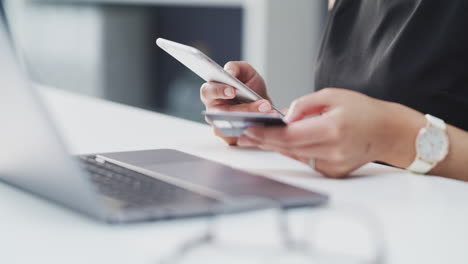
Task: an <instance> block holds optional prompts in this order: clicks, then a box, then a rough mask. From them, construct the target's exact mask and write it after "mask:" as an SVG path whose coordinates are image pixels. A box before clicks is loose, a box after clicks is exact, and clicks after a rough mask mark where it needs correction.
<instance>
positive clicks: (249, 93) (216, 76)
mask: <svg viewBox="0 0 468 264" xmlns="http://www.w3.org/2000/svg"><path fill="white" fill-rule="evenodd" d="M156 44H157V45H158V46H159V47H160V48H161V49H163V50H164V51H166V52H167V53H169V55H171V56H172V57H174V58H175V59H176V60H178V61H179V62H180V63H182V64H183V65H185V66H186V67H187V68H189V69H190V70H192V71H193V72H194V73H196V74H197V75H198V76H200V78H202V79H203V80H205V81H207V82H219V83H224V84H227V85H229V86H232V87H234V88H236V90H237V92H236V98H235V99H236V100H237V101H239V102H243V103H248V102H254V101H257V100H262V99H264V98H262V97H261V96H260V95H258V94H257V93H256V92H255V91H253V90H252V89H250V88H249V87H247V86H246V85H245V84H244V83H242V82H241V81H239V80H238V79H237V78H235V77H233V76H232V75H231V74H229V73H228V72H227V71H225V70H224V69H223V67H221V66H220V65H219V64H217V63H216V62H214V61H213V60H212V59H210V58H209V57H208V56H206V55H205V54H204V53H203V52H201V51H200V50H198V49H196V48H194V47H190V46H187V45H183V44H180V43H177V42H174V41H170V40H167V39H163V38H158V39H157V40H156ZM273 109H274V110H276V111H277V112H278V113H279V114H280V115H281V116H284V115H283V113H281V111H279V110H278V109H277V108H276V107H275V106H273Z"/></svg>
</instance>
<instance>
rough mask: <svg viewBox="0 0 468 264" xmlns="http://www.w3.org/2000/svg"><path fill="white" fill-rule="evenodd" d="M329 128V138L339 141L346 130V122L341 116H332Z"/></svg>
mask: <svg viewBox="0 0 468 264" xmlns="http://www.w3.org/2000/svg"><path fill="white" fill-rule="evenodd" d="M328 123H329V126H328V128H327V130H328V136H329V139H330V140H331V141H332V142H338V141H340V140H341V139H343V137H344V135H345V132H346V124H345V122H343V121H342V120H341V118H336V117H335V118H331V119H330V122H328Z"/></svg>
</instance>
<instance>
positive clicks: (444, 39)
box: [315, 0, 468, 130]
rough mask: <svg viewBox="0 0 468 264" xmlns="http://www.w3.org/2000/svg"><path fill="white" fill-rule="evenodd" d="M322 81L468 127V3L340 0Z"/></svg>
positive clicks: (321, 65) (324, 52)
mask: <svg viewBox="0 0 468 264" xmlns="http://www.w3.org/2000/svg"><path fill="white" fill-rule="evenodd" d="M315 82H316V83H315V85H316V88H317V89H321V88H324V87H339V88H347V89H352V90H356V91H359V92H362V93H365V94H367V95H369V96H372V97H375V98H379V99H383V100H387V101H394V102H398V103H401V104H404V105H407V106H409V107H411V108H414V109H416V110H419V111H421V112H423V113H429V114H432V115H434V116H437V117H439V118H442V119H444V120H445V121H446V122H447V123H449V124H452V125H455V126H458V127H460V128H463V129H465V130H468V1H467V0H449V1H443V0H337V1H336V4H335V7H334V9H333V10H332V11H331V14H330V21H329V24H328V28H327V30H326V33H325V36H324V41H323V43H322V48H321V52H320V55H319V58H318V65H317V72H316V81H315Z"/></svg>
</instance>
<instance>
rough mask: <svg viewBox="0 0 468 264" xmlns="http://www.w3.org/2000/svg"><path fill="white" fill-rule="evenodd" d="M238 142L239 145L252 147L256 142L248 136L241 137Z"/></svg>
mask: <svg viewBox="0 0 468 264" xmlns="http://www.w3.org/2000/svg"><path fill="white" fill-rule="evenodd" d="M237 144H238V145H239V146H243V147H252V146H254V145H255V144H254V143H253V142H252V141H251V140H250V139H248V138H247V137H240V138H239V141H238V142H237Z"/></svg>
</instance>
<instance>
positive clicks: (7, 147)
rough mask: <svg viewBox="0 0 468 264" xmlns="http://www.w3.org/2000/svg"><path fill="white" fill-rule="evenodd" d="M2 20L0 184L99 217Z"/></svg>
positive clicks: (99, 210)
mask: <svg viewBox="0 0 468 264" xmlns="http://www.w3.org/2000/svg"><path fill="white" fill-rule="evenodd" d="M1 9H2V1H1V0H0V11H1ZM3 16H4V15H3V14H2V12H0V180H2V181H4V182H7V183H9V184H11V185H15V186H17V187H19V188H21V189H24V190H27V191H29V192H32V193H35V194H37V195H40V196H42V197H45V198H47V199H50V200H54V201H56V202H58V203H61V204H63V205H65V206H67V207H71V208H73V209H76V210H79V211H81V212H84V213H87V214H90V215H93V216H97V217H102V215H101V214H102V212H103V210H102V208H101V206H100V203H99V202H98V201H99V200H98V199H99V198H98V196H97V194H96V193H95V192H94V187H93V186H92V185H91V183H90V182H89V181H88V178H87V175H86V174H84V173H83V172H82V171H81V170H80V169H79V167H78V164H77V163H75V162H74V161H73V160H72V158H71V157H70V156H69V155H68V153H67V152H66V150H65V147H64V145H63V144H62V141H61V138H60V136H59V134H58V133H57V131H56V129H55V128H54V126H53V125H52V122H51V120H50V119H49V118H48V116H47V114H46V110H45V108H44V107H43V105H42V104H41V102H40V100H39V96H38V94H37V92H36V91H35V90H34V89H33V87H32V86H31V85H30V83H29V82H28V81H27V80H26V77H25V76H26V75H25V74H24V73H23V71H22V69H21V67H20V65H19V63H18V61H17V59H16V57H15V54H14V49H13V46H12V43H11V41H10V37H9V35H8V33H7V32H8V30H7V26H6V24H5V20H4V17H3Z"/></svg>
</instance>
